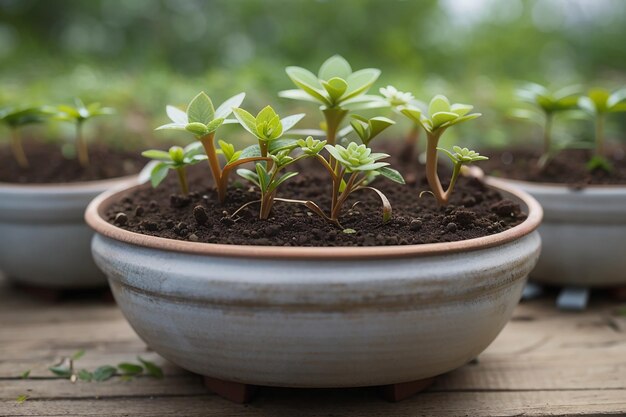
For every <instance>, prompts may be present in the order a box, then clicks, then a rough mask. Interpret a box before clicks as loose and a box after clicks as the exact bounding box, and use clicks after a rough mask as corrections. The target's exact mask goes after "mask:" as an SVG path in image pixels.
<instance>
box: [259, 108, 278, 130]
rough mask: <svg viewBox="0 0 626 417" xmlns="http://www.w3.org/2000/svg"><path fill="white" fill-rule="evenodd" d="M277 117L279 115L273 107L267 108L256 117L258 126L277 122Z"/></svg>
mask: <svg viewBox="0 0 626 417" xmlns="http://www.w3.org/2000/svg"><path fill="white" fill-rule="evenodd" d="M277 116H278V114H276V112H275V111H274V109H273V108H272V107H271V106H265V107H264V108H263V109H261V111H260V112H259V113H258V114H257V115H256V125H257V126H259V125H260V124H261V123H270V122H272V121H273V120H275V119H276V117H277ZM279 120H280V119H279Z"/></svg>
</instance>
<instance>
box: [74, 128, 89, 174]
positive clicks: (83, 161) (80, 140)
mask: <svg viewBox="0 0 626 417" xmlns="http://www.w3.org/2000/svg"><path fill="white" fill-rule="evenodd" d="M76 152H77V153H78V162H79V163H80V166H82V167H83V168H86V167H87V166H89V151H88V150H87V142H85V138H84V137H83V122H82V121H78V122H77V123H76Z"/></svg>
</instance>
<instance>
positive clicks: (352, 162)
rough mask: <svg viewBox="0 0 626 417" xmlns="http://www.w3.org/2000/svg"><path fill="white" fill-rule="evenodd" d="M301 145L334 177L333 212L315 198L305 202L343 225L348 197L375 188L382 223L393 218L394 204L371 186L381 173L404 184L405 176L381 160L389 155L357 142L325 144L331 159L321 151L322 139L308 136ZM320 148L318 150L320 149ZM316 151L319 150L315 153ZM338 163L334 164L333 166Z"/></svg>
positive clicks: (328, 218)
mask: <svg viewBox="0 0 626 417" xmlns="http://www.w3.org/2000/svg"><path fill="white" fill-rule="evenodd" d="M299 144H300V147H301V148H302V149H303V150H304V152H305V153H306V152H307V150H306V149H311V151H309V154H310V155H311V156H314V157H315V158H316V159H317V160H318V161H319V162H320V163H321V164H322V166H323V167H324V168H325V169H326V170H327V171H328V173H329V174H330V176H331V178H332V182H333V188H332V195H331V207H330V214H329V215H328V214H326V213H325V212H324V210H322V209H321V208H320V207H319V205H317V204H316V203H314V202H312V201H306V202H304V204H305V205H306V206H307V207H308V208H309V209H311V210H312V211H314V212H315V213H317V214H318V215H320V216H322V217H323V218H325V219H326V220H328V221H329V222H331V223H334V224H336V225H338V226H339V227H341V224H340V223H339V216H340V215H341V211H342V208H343V206H344V204H345V202H346V201H347V199H348V197H349V196H350V195H351V194H352V193H354V192H356V191H359V190H371V191H374V192H375V193H376V194H377V195H378V196H379V198H380V199H381V201H382V204H383V223H386V222H387V221H389V220H390V219H391V210H392V209H391V204H390V203H389V200H388V199H387V197H386V196H385V195H384V194H383V193H382V192H381V191H380V190H378V189H377V188H374V187H371V186H369V185H368V184H369V182H370V181H371V179H372V177H373V176H376V175H382V176H384V177H386V178H388V179H390V180H392V181H394V182H397V183H399V184H404V178H402V175H401V174H400V173H399V172H398V171H396V170H395V169H392V168H389V163H388V162H382V161H381V160H382V159H385V158H388V157H389V155H387V154H385V153H374V152H372V150H371V149H370V148H368V147H367V146H366V145H364V144H361V145H357V144H356V143H354V142H351V143H350V144H349V145H348V146H347V147H345V148H344V147H343V146H341V145H329V144H327V145H325V146H324V149H325V150H326V151H327V152H328V154H329V158H328V159H327V158H324V157H323V156H322V155H321V154H320V152H319V150H321V147H320V144H319V142H317V143H316V142H312V138H307V142H301V143H299ZM318 147H320V149H319V150H317V148H318ZM316 150H317V152H316ZM333 162H335V165H336V166H335V167H333V166H331V164H333Z"/></svg>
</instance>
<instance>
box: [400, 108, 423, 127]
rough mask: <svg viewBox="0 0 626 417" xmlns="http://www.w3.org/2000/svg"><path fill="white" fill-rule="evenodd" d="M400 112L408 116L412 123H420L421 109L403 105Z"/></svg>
mask: <svg viewBox="0 0 626 417" xmlns="http://www.w3.org/2000/svg"><path fill="white" fill-rule="evenodd" d="M400 113H402V114H403V115H405V116H406V117H408V118H409V119H410V120H411V121H412V122H413V123H415V124H417V125H421V124H422V111H421V110H419V109H417V108H413V107H404V108H402V109H401V110H400Z"/></svg>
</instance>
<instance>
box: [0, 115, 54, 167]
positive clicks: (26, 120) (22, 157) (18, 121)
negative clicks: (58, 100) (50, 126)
mask: <svg viewBox="0 0 626 417" xmlns="http://www.w3.org/2000/svg"><path fill="white" fill-rule="evenodd" d="M51 114H52V113H51V112H49V111H48V110H47V109H45V108H43V107H17V108H6V109H3V110H0V122H2V123H3V124H5V125H6V126H7V127H8V128H9V129H10V131H11V150H12V152H13V157H14V158H15V160H16V161H17V163H18V165H19V166H20V167H21V168H23V169H26V168H28V166H29V163H28V158H27V157H26V153H25V152H24V147H23V145H22V138H21V136H20V132H19V129H20V128H21V127H23V126H26V125H29V124H34V123H42V122H44V121H46V120H47V119H48V118H49V117H50V116H51Z"/></svg>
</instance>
